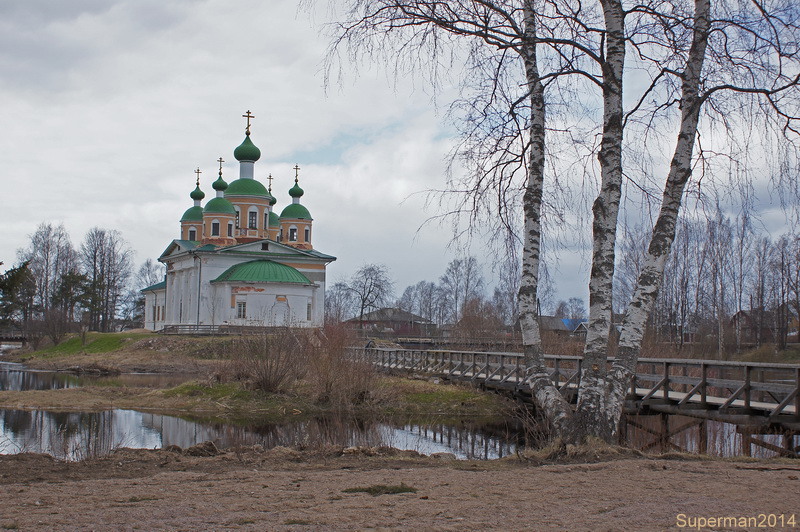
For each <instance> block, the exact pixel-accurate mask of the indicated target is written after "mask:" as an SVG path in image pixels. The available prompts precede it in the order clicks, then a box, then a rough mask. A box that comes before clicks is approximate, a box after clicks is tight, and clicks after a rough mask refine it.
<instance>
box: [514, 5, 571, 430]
mask: <svg viewBox="0 0 800 532" xmlns="http://www.w3.org/2000/svg"><path fill="white" fill-rule="evenodd" d="M533 4H534V2H533V0H524V6H523V9H524V24H525V26H524V30H523V44H522V46H521V56H522V60H523V62H524V66H525V77H526V81H527V85H528V91H529V98H530V106H531V124H530V129H529V132H528V134H529V141H530V142H529V148H528V160H527V166H528V172H527V173H528V180H527V183H526V187H525V193H524V196H523V211H524V217H525V232H524V245H523V250H522V279H521V282H520V288H519V299H518V301H519V316H520V328H521V330H522V343H523V346H524V353H525V364H526V366H527V368H528V374H527V375H526V377H527V379H528V382H529V384H530V387H531V392H532V393H533V396H534V398H535V401H536V405H537V406H538V407H539V408H540V409H541V411H542V413H543V414H544V416H545V418H546V419H547V420H548V422H549V424H550V426H551V428H552V430H553V432H554V436H556V437H563V436H564V435H565V434H567V432H568V431H569V428H570V426H571V419H572V409H571V407H570V405H569V403H567V401H566V400H565V399H564V397H563V396H562V395H561V394H560V393H559V391H558V389H557V388H556V387H555V386H553V382H552V380H551V379H550V374H549V372H548V371H547V368H546V367H545V363H544V356H543V355H544V354H543V351H542V338H541V331H540V329H539V316H538V308H537V304H536V299H537V289H538V284H539V263H540V253H541V242H542V233H541V231H542V224H541V215H542V196H543V191H544V171H545V168H544V162H545V100H544V86H543V84H542V81H541V78H540V76H539V68H538V64H537V56H536V18H535V9H534V5H533Z"/></svg>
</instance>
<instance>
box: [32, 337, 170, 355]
mask: <svg viewBox="0 0 800 532" xmlns="http://www.w3.org/2000/svg"><path fill="white" fill-rule="evenodd" d="M151 336H155V335H154V334H153V333H88V334H87V335H86V344H85V345H84V344H83V342H82V340H81V337H80V335H73V336H71V337H69V338H67V339H66V340H64V341H63V342H61V343H60V344H58V345H54V346H51V347H47V348H45V349H40V350H39V351H34V352H33V353H31V354H30V355H29V356H28V357H27V358H54V357H60V356H69V355H77V354H80V353H92V354H94V353H110V352H112V351H119V350H120V349H122V348H123V347H124V346H125V345H126V344H128V343H130V342H133V341H136V340H140V339H142V338H148V337H151Z"/></svg>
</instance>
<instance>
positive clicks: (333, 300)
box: [325, 282, 355, 324]
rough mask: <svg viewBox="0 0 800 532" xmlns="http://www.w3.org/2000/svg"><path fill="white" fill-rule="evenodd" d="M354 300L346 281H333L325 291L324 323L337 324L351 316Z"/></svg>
mask: <svg viewBox="0 0 800 532" xmlns="http://www.w3.org/2000/svg"><path fill="white" fill-rule="evenodd" d="M354 306H355V300H354V298H353V292H352V291H351V290H350V287H349V286H347V283H343V282H338V283H334V284H333V285H332V286H330V287H329V288H328V289H327V290H326V291H325V323H329V324H337V323H342V322H343V321H345V320H347V319H349V318H352V317H353V312H354Z"/></svg>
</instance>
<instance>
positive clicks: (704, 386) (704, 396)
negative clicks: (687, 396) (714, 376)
mask: <svg viewBox="0 0 800 532" xmlns="http://www.w3.org/2000/svg"><path fill="white" fill-rule="evenodd" d="M700 371H701V373H702V378H703V380H702V381H701V385H700V403H701V404H702V405H703V406H704V407H705V406H706V405H707V404H708V364H706V363H705V362H703V363H702V364H700Z"/></svg>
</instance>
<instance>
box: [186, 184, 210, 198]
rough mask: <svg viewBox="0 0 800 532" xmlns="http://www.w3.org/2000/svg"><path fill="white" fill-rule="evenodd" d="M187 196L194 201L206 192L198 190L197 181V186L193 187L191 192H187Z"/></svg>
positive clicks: (204, 195) (203, 196) (202, 196)
mask: <svg viewBox="0 0 800 532" xmlns="http://www.w3.org/2000/svg"><path fill="white" fill-rule="evenodd" d="M189 197H190V198H192V199H193V200H195V201H201V200H202V199H203V198H205V197H206V193H205V192H203V191H202V190H200V184H199V183H198V184H197V187H195V189H194V190H192V192H191V194H189Z"/></svg>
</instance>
